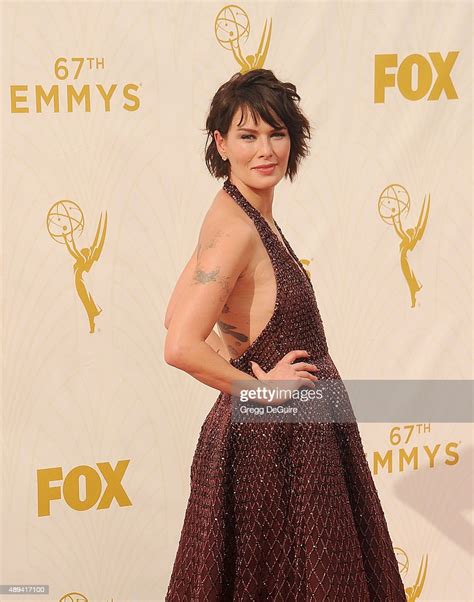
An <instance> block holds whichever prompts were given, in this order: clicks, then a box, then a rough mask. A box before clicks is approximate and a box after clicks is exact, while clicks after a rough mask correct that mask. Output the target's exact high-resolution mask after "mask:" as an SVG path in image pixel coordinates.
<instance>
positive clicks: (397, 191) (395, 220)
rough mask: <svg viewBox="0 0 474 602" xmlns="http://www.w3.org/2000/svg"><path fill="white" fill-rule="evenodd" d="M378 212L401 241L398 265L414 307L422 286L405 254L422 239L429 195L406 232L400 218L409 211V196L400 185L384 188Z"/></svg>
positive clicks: (428, 209)
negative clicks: (412, 225) (417, 216)
mask: <svg viewBox="0 0 474 602" xmlns="http://www.w3.org/2000/svg"><path fill="white" fill-rule="evenodd" d="M378 211H379V215H380V217H381V218H382V219H383V221H384V222H385V223H386V224H389V225H391V226H393V228H394V230H395V232H396V233H397V234H398V236H399V238H400V240H401V242H400V265H401V268H402V272H403V275H404V276H405V280H406V281H407V284H408V288H409V289H410V297H411V306H412V307H415V303H416V293H417V292H418V291H420V290H421V288H422V286H423V285H422V284H420V282H418V280H417V279H416V276H415V274H414V273H413V270H412V269H411V267H410V264H409V263H408V258H407V254H408V251H413V249H414V248H415V246H416V243H417V242H418V241H420V240H421V239H422V238H423V234H424V232H425V228H426V223H427V221H428V215H429V212H430V195H428V203H426V195H425V198H424V199H423V205H422V207H421V211H420V216H419V218H418V222H417V224H416V226H415V227H414V228H407V229H406V230H405V229H404V228H403V224H402V216H403V215H404V214H406V213H408V212H409V211H410V195H409V194H408V191H407V190H406V188H404V187H403V186H401V185H400V184H390V186H387V187H386V188H385V190H384V191H383V192H382V194H381V195H380V197H379V203H378Z"/></svg>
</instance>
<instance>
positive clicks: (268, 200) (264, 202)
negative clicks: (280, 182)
mask: <svg viewBox="0 0 474 602" xmlns="http://www.w3.org/2000/svg"><path fill="white" fill-rule="evenodd" d="M229 180H230V181H231V183H232V184H234V186H237V188H238V189H239V190H240V192H241V193H242V194H243V196H244V197H245V198H246V199H247V201H248V202H249V203H250V204H251V205H252V206H253V207H255V209H257V211H259V212H260V213H261V215H262V216H263V217H264V218H265V219H266V220H267V221H268V222H270V223H273V215H272V208H273V192H274V190H275V187H274V186H270V187H269V188H252V187H251V186H248V185H247V184H245V183H244V182H243V181H242V180H241V179H240V178H238V177H237V176H235V175H233V174H232V175H231V176H229Z"/></svg>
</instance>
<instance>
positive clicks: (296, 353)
mask: <svg viewBox="0 0 474 602" xmlns="http://www.w3.org/2000/svg"><path fill="white" fill-rule="evenodd" d="M305 356H306V357H307V356H309V353H308V352H307V351H306V349H293V351H288V353H287V354H286V355H284V356H283V358H282V359H284V360H287V361H289V362H290V363H291V362H293V361H295V360H296V359H298V358H299V357H305Z"/></svg>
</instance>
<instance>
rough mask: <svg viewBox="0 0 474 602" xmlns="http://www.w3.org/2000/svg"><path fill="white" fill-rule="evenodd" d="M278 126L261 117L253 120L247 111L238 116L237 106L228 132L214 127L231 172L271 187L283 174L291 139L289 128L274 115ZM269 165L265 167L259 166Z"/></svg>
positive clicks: (252, 184) (251, 184) (250, 182)
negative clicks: (242, 118) (223, 132)
mask: <svg viewBox="0 0 474 602" xmlns="http://www.w3.org/2000/svg"><path fill="white" fill-rule="evenodd" d="M275 118H276V122H277V123H278V124H279V125H281V126H282V127H281V128H280V129H275V128H273V127H272V126H271V125H270V124H268V123H267V122H266V121H263V119H260V120H259V122H258V123H255V122H254V120H253V117H252V114H251V112H250V111H247V112H246V116H245V119H244V120H243V122H242V123H241V124H240V125H237V124H238V123H239V121H240V119H241V109H238V110H237V111H236V112H235V114H234V116H233V118H232V122H231V125H230V128H229V131H228V133H227V136H226V137H225V138H223V137H222V136H221V133H220V132H219V130H215V132H214V138H215V140H216V144H217V150H218V151H219V153H220V154H221V155H224V156H225V157H227V159H228V161H230V168H231V174H232V175H234V176H236V177H237V178H238V179H239V180H241V181H242V182H244V183H245V184H247V186H249V187H251V188H256V189H262V188H269V187H273V186H275V185H276V184H278V182H279V181H280V180H281V179H282V178H284V176H285V173H286V169H287V167H288V159H289V156H290V147H291V141H290V136H289V133H288V130H287V129H286V127H285V126H284V124H283V123H282V122H281V120H280V119H278V118H277V117H276V116H275ZM261 165H268V166H269V168H268V169H259V167H260V166H261Z"/></svg>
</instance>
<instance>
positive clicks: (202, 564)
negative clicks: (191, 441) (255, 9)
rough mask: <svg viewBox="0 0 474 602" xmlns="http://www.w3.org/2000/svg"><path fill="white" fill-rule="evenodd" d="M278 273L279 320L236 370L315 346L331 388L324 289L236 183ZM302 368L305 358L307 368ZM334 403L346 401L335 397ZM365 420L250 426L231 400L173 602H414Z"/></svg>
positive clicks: (199, 494) (209, 458)
mask: <svg viewBox="0 0 474 602" xmlns="http://www.w3.org/2000/svg"><path fill="white" fill-rule="evenodd" d="M224 190H225V191H226V192H227V193H228V194H229V195H230V196H231V197H232V199H234V201H235V202H236V203H237V204H238V205H239V206H240V207H241V208H242V209H243V211H245V213H246V214H247V215H248V217H249V218H250V219H251V220H252V221H253V222H254V224H255V227H256V228H257V230H258V233H259V234H260V237H261V239H262V242H263V244H264V246H265V248H266V250H267V252H268V255H269V258H270V260H271V263H272V265H273V269H274V274H275V280H276V300H275V304H274V310H273V314H272V316H271V318H270V320H269V322H268V323H267V324H266V326H265V327H264V329H263V330H262V332H261V333H260V334H259V335H258V337H257V338H256V340H255V341H254V342H253V343H252V344H251V345H250V347H248V348H247V349H246V350H245V351H244V353H242V354H241V355H240V356H239V357H237V358H233V359H231V360H230V363H231V365H232V366H234V367H235V368H237V369H239V370H241V371H243V372H246V373H247V374H250V375H252V376H254V375H253V372H252V369H251V365H250V360H254V361H256V362H257V363H258V364H259V365H260V366H261V368H262V369H263V370H264V371H265V372H267V371H268V370H270V369H271V368H273V367H274V366H275V364H276V363H277V362H278V361H279V360H280V359H281V358H282V357H283V356H284V355H285V354H286V353H288V352H289V351H291V350H293V349H305V350H307V351H308V352H309V354H310V355H309V357H308V358H306V357H305V358H302V359H301V360H299V361H307V362H310V363H314V364H316V365H317V367H318V368H319V371H317V372H315V373H314V374H315V375H316V376H317V377H318V379H319V380H323V379H324V380H328V381H334V382H342V381H341V377H340V375H339V373H338V371H337V369H336V367H335V365H334V363H333V361H332V359H331V357H330V355H329V352H328V346H327V342H326V337H325V334H324V328H323V323H322V320H321V316H320V313H319V310H318V306H317V302H316V298H315V293H314V289H313V285H312V283H311V280H310V278H309V276H308V275H307V273H306V272H305V271H304V268H303V265H302V264H301V263H300V262H299V260H298V258H297V256H296V255H295V253H294V252H293V250H292V249H291V247H290V245H289V243H288V241H287V240H286V238H285V237H284V235H283V233H282V232H281V229H280V228H279V226H278V224H276V222H275V225H276V227H277V229H278V231H279V233H280V235H281V237H282V239H283V241H284V242H283V243H282V242H281V241H280V239H279V238H278V237H277V235H276V234H275V233H274V232H273V230H272V229H271V228H270V226H269V224H268V222H267V221H266V220H265V219H264V218H263V216H262V215H261V214H260V212H259V211H258V210H257V209H256V208H255V207H253V205H251V203H249V202H248V201H247V200H246V199H245V198H244V196H243V195H242V194H241V192H240V191H239V189H238V188H237V187H236V186H235V185H234V184H233V183H232V182H231V181H230V180H229V179H227V180H226V181H225V182H224ZM297 361H298V360H297ZM333 401H334V400H333ZM337 401H339V403H340V406H341V407H342V411H343V414H344V413H345V414H346V415H347V416H349V417H352V418H353V420H344V421H341V422H334V421H325V422H315V421H307V422H304V423H299V422H298V423H281V422H276V421H275V422H265V423H261V422H260V423H238V422H236V421H233V420H232V419H231V416H232V410H231V396H230V395H229V394H227V393H224V392H221V393H220V394H219V396H218V398H217V400H216V402H215V403H214V405H213V407H212V409H211V410H210V412H209V414H208V415H207V417H206V419H205V421H204V423H203V425H202V427H201V431H200V435H199V439H198V443H197V447H196V451H195V454H194V458H193V461H192V464H191V471H190V473H191V474H190V476H191V492H190V496H189V500H188V504H187V509H186V513H185V517H184V524H183V527H182V531H181V537H180V540H179V545H178V550H177V553H176V557H175V561H174V565H173V570H172V574H171V579H170V583H169V586H168V591H167V595H166V602H176V601H182V602H194V601H196V602H197V601H211V600H212V601H223V602H226V601H239V602H240V601H242V602H243V601H246V602H252V601H260V600H261V601H263V600H265V601H267V602H280V601H288V602H290V601H291V602H303V601H304V602H318V601H323V600H324V601H329V602H332V601H333V602H343V601H347V602H375V601H380V602H382V601H383V602H405V601H406V596H405V593H404V587H403V583H402V580H401V577H400V574H399V571H398V563H397V560H396V557H395V553H394V550H393V545H392V541H391V538H390V534H389V531H388V527H387V523H386V519H385V515H384V513H383V510H382V506H381V503H380V499H379V497H378V493H377V490H376V488H375V484H374V482H373V478H372V474H371V472H370V468H369V465H368V463H367V460H366V458H365V454H364V449H363V446H362V442H361V438H360V434H359V429H358V426H357V422H356V421H355V417H354V415H353V412H352V408H351V405H350V401H349V399H348V396H347V394H346V395H343V394H341V395H340V399H338V400H337Z"/></svg>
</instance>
